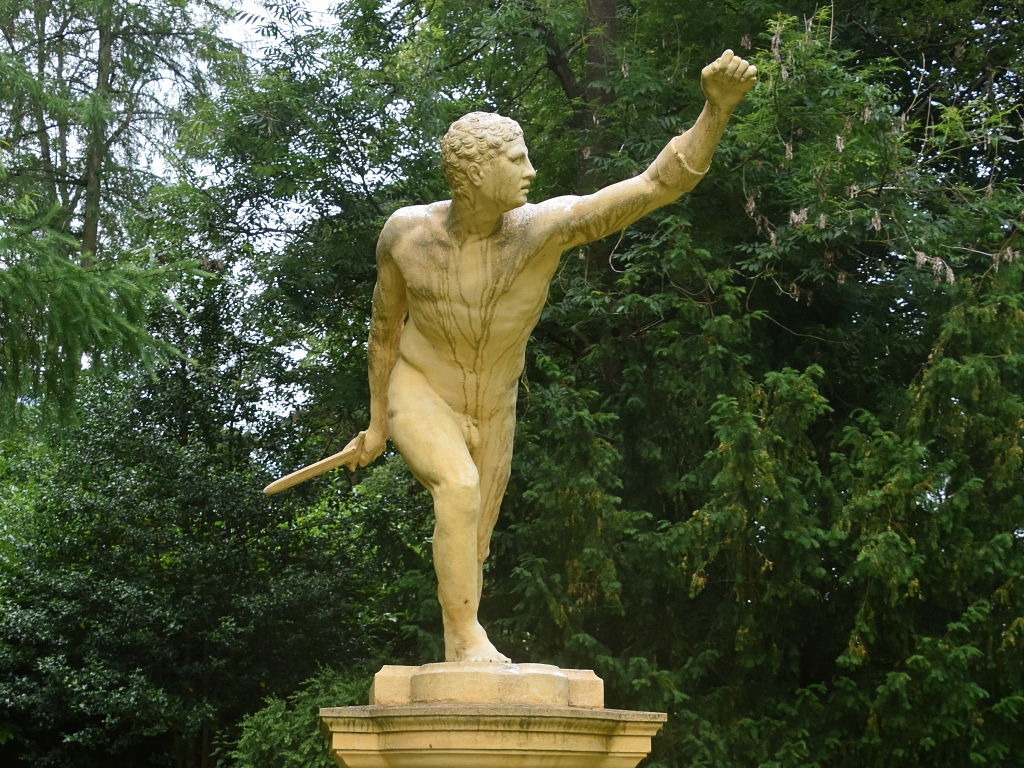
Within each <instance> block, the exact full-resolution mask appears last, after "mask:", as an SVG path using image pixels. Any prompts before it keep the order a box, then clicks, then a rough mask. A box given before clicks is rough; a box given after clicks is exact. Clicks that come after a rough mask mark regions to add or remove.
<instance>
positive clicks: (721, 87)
mask: <svg viewBox="0 0 1024 768" xmlns="http://www.w3.org/2000/svg"><path fill="white" fill-rule="evenodd" d="M756 82H757V67H755V66H753V65H751V64H749V63H748V62H747V61H746V60H745V59H741V58H740V57H739V56H736V55H735V54H734V53H733V52H732V51H731V50H727V51H726V52H725V53H723V54H722V55H721V56H719V57H718V58H717V59H715V60H714V61H713V62H711V63H710V64H708V65H707V66H706V67H704V69H703V71H702V72H701V73H700V85H701V88H702V89H703V90H704V96H705V98H707V100H708V104H710V105H711V106H713V107H717V108H718V109H721V110H723V111H726V112H732V110H733V109H735V108H736V105H737V104H739V103H740V100H741V99H742V98H743V96H744V94H746V92H747V91H749V90H750V89H751V88H753V87H754V83H756Z"/></svg>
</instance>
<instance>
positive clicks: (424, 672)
mask: <svg viewBox="0 0 1024 768" xmlns="http://www.w3.org/2000/svg"><path fill="white" fill-rule="evenodd" d="M446 703H448V704H455V703H457V704H505V705H522V706H552V707H583V708H588V709H600V708H601V707H603V706H604V681H603V680H601V678H599V677H598V676H597V675H595V674H594V673H593V671H591V670H589V669H559V668H558V667H555V666H552V665H550V664H494V663H492V662H458V663H454V662H448V663H444V664H425V665H424V666H422V667H392V666H387V667H383V668H382V669H381V670H380V672H378V673H377V675H376V677H375V678H374V681H373V686H372V687H371V689H370V704H371V705H378V706H384V705H403V704H446Z"/></svg>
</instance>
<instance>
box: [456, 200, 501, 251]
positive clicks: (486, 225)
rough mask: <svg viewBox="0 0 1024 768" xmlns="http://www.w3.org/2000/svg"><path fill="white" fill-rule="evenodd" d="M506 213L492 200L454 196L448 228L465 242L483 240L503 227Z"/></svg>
mask: <svg viewBox="0 0 1024 768" xmlns="http://www.w3.org/2000/svg"><path fill="white" fill-rule="evenodd" d="M504 215H505V213H504V211H502V210H501V209H500V208H499V207H498V206H496V205H494V204H493V203H490V201H486V200H481V199H480V198H472V197H462V196H458V197H452V204H451V208H450V209H449V211H448V230H449V231H450V232H451V233H452V235H453V236H454V237H456V238H458V239H459V240H460V241H463V242H465V241H467V240H483V239H484V238H487V237H490V236H491V235H493V234H495V233H496V232H497V231H498V230H499V229H501V225H502V221H503V219H504Z"/></svg>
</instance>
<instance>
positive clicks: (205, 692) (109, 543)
mask: <svg viewBox="0 0 1024 768" xmlns="http://www.w3.org/2000/svg"><path fill="white" fill-rule="evenodd" d="M230 274H231V273H230V271H229V272H227V273H226V274H221V275H219V276H210V277H206V278H201V279H196V280H195V281H194V282H193V283H192V284H186V285H182V286H181V291H182V292H181V293H180V295H179V300H180V301H181V303H182V305H183V306H184V308H185V309H186V310H187V312H188V319H186V318H185V316H183V315H182V314H181V313H178V312H175V311H168V312H165V313H163V315H161V316H160V317H159V318H158V319H157V321H156V324H155V326H154V328H153V332H154V334H155V335H156V336H157V337H160V338H165V339H167V340H168V341H170V342H171V343H173V344H174V345H175V346H176V347H178V348H180V349H181V350H182V351H183V352H184V353H185V355H186V357H183V358H179V359H178V360H175V361H174V362H173V363H171V364H170V365H161V366H158V367H157V369H156V370H155V374H156V375H155V377H150V376H149V375H148V373H147V372H146V370H145V369H144V368H143V367H141V366H138V367H136V368H135V369H130V370H127V371H122V372H120V373H117V374H115V373H109V374H106V375H100V374H92V375H91V376H90V379H89V382H88V385H87V387H86V388H85V390H84V393H83V394H84V395H85V396H84V398H83V405H82V410H83V412H82V414H81V425H82V427H81V429H80V430H79V431H78V432H77V433H76V435H75V436H74V437H65V438H64V439H63V440H61V441H59V442H58V441H55V442H54V443H51V444H50V445H45V444H44V445H36V446H33V445H32V444H31V443H30V444H29V446H28V447H27V448H26V449H23V452H22V453H21V456H20V457H18V456H17V454H15V457H14V459H15V460H14V461H12V462H11V463H10V464H9V465H8V466H5V467H4V470H5V480H6V482H5V486H6V485H7V483H12V481H13V483H12V484H13V485H14V486H15V487H17V486H21V485H24V486H25V487H26V488H29V489H34V491H33V492H32V493H23V494H20V495H18V496H15V497H14V498H5V499H4V505H3V513H4V523H5V524H4V528H3V534H2V537H0V559H2V564H3V565H2V568H0V604H2V609H0V616H2V617H3V618H2V620H0V701H3V702H4V707H5V708H6V709H7V710H8V711H9V713H8V717H9V718H10V722H11V723H12V724H13V726H14V732H15V734H16V736H17V739H16V741H15V742H14V743H13V745H12V746H13V747H14V748H15V749H17V751H18V752H20V754H21V755H22V757H23V758H25V759H27V760H29V761H31V762H32V763H33V764H38V765H72V764H73V765H100V764H108V763H109V762H110V761H111V760H114V761H116V762H117V763H118V764H120V765H147V764H150V763H151V762H152V761H154V760H155V761H158V762H164V763H173V764H177V765H181V766H192V765H195V766H209V765H213V764H214V763H215V761H216V759H217V758H216V756H215V748H216V746H217V742H216V737H217V732H218V729H220V728H224V727H228V726H230V725H231V724H233V723H234V722H236V721H237V720H239V719H241V717H242V716H243V715H244V714H246V713H248V712H250V711H251V710H253V709H255V708H256V706H257V705H258V704H259V702H260V701H261V699H262V697H263V696H266V695H271V694H278V695H285V694H287V693H289V692H291V691H292V690H293V689H294V688H295V686H296V685H297V684H298V683H299V682H301V681H302V680H304V679H306V678H308V677H310V676H311V675H313V674H314V673H315V672H316V671H317V669H318V667H319V666H320V665H322V664H324V665H326V664H333V665H336V666H340V665H343V664H354V663H355V662H356V661H357V660H359V659H365V658H368V657H371V656H375V655H377V654H380V653H382V652H384V649H385V648H387V647H388V645H389V643H394V644H395V647H396V651H395V652H396V653H401V647H402V641H401V637H402V635H401V627H400V619H399V618H398V617H399V616H400V615H401V613H402V612H403V611H404V610H406V607H407V606H408V605H409V600H410V596H408V595H399V594H398V590H397V589H396V587H395V586H394V585H393V584H392V583H391V582H392V580H393V579H394V574H395V573H396V572H397V573H401V572H402V571H404V570H407V569H408V568H409V567H410V566H411V565H415V564H418V563H419V561H420V560H421V559H422V557H423V555H422V552H423V538H424V536H425V533H424V532H423V531H422V530H421V529H422V525H423V522H424V521H423V518H424V517H425V513H426V506H425V504H424V502H423V500H422V491H421V492H420V494H419V496H417V495H416V494H415V493H413V494H410V492H409V491H408V489H407V487H408V479H407V477H406V475H405V473H403V471H402V469H401V465H400V464H399V465H397V466H394V467H392V468H391V469H390V470H389V469H387V468H384V469H383V470H382V473H383V476H385V477H387V476H389V475H396V476H397V478H398V482H399V483H400V484H401V485H400V486H399V487H400V489H401V490H400V494H401V499H402V502H403V503H402V505H401V506H402V508H401V511H400V513H399V514H398V515H393V514H392V515H387V516H385V515H384V514H383V513H384V512H385V511H386V510H389V511H393V509H394V506H392V507H390V508H387V507H382V506H381V505H379V504H378V505H377V506H376V507H375V508H374V509H375V510H376V511H377V512H379V516H377V515H375V514H374V513H373V512H367V511H366V510H365V509H364V507H365V504H364V505H360V504H359V503H358V502H357V501H351V500H347V501H345V502H344V503H343V504H339V501H340V500H341V499H342V498H343V494H342V493H341V491H342V489H341V488H338V487H337V486H336V485H327V486H325V485H324V484H321V485H320V486H319V487H312V488H310V489H307V490H306V492H305V494H299V495H293V496H292V498H291V499H289V500H286V501H285V502H284V503H273V504H271V503H268V502H267V501H266V499H265V498H264V497H263V495H262V493H261V492H260V488H261V487H262V485H264V484H265V482H266V481H267V480H268V479H269V473H268V471H267V469H266V468H265V466H264V465H265V462H264V461H262V457H264V456H265V447H264V446H265V445H266V443H268V442H270V443H271V444H275V445H276V444H278V441H277V439H276V438H275V434H276V433H278V432H279V427H278V426H277V424H276V419H274V418H273V417H272V415H271V414H269V413H268V412H267V410H266V409H267V407H268V406H269V405H270V403H269V402H268V400H267V399H266V398H265V396H264V394H263V392H262V390H261V388H260V386H259V382H260V380H261V379H262V378H263V377H265V376H266V375H267V374H268V373H270V372H272V368H273V366H274V365H275V364H277V365H285V364H286V361H285V360H283V359H282V356H281V355H280V353H275V352H274V351H273V350H268V349H267V348H266V347H265V346H264V345H263V343H262V339H260V338H259V337H256V338H255V339H254V338H252V337H251V336H250V335H248V334H247V333H246V328H247V323H246V322H245V317H246V314H247V309H246V307H245V304H244V298H243V296H242V295H240V294H242V286H240V285H238V284H237V283H235V282H234V281H233V280H232V278H231V276H230ZM250 327H251V326H250ZM285 403H286V401H285ZM282 404H284V403H278V405H277V406H276V407H281V405H282ZM379 474H381V473H379ZM30 477H35V478H36V479H35V481H34V483H26V480H27V479H28V478H30ZM342 484H343V489H344V490H345V491H347V490H348V484H347V483H346V482H344V481H342ZM385 485H386V486H387V487H391V485H393V481H391V483H390V485H389V484H388V483H387V481H385ZM366 488H367V492H370V490H371V489H372V485H368V486H366ZM371 498H373V497H371Z"/></svg>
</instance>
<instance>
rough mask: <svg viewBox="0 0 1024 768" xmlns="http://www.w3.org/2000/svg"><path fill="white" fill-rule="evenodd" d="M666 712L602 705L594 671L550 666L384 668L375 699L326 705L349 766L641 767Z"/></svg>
mask: <svg viewBox="0 0 1024 768" xmlns="http://www.w3.org/2000/svg"><path fill="white" fill-rule="evenodd" d="M665 719H666V715H664V714H663V713H661V712H627V711H624V710H615V709H604V683H603V682H602V681H601V679H600V678H599V677H597V675H595V674H594V673H593V672H591V671H590V670H564V669H558V668H557V667H552V666H549V665H546V664H483V663H479V664H478V663H466V664H427V665H425V666H423V667H384V668H383V669H381V671H380V672H378V673H377V675H376V677H375V678H374V683H373V688H372V689H371V691H370V705H369V706H366V707H334V708H326V709H321V710H320V728H321V731H322V732H323V734H324V737H325V738H327V740H328V743H329V744H330V754H331V757H332V758H333V759H334V761H335V762H336V763H337V764H338V765H339V766H342V768H634V767H635V766H636V764H637V763H639V762H640V761H641V760H642V759H643V758H644V757H645V756H646V755H647V753H648V752H650V749H651V737H652V736H654V734H655V733H657V732H658V730H659V729H660V728H661V726H662V724H663V723H664V722H665Z"/></svg>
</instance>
